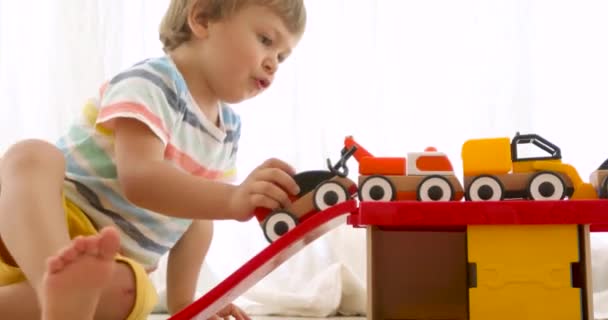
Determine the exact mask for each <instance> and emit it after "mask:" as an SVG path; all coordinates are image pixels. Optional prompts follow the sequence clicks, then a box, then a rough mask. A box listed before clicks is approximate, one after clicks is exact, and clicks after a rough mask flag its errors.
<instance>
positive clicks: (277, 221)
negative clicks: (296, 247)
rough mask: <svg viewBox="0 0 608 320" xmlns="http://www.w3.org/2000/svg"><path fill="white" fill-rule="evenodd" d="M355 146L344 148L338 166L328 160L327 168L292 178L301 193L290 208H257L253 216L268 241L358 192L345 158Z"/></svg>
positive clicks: (293, 200)
mask: <svg viewBox="0 0 608 320" xmlns="http://www.w3.org/2000/svg"><path fill="white" fill-rule="evenodd" d="M355 151H356V148H354V147H353V148H350V149H346V148H344V149H342V152H341V153H342V156H341V158H340V160H339V161H338V162H337V163H336V165H332V164H331V161H330V160H329V159H328V160H327V165H328V170H313V171H304V172H300V173H298V174H296V175H295V176H294V177H293V178H294V180H295V181H296V183H297V184H298V186H299V187H300V193H299V194H298V195H296V196H294V197H292V199H291V201H292V203H291V205H290V206H289V207H288V208H279V209H275V210H269V209H266V208H257V209H256V210H255V212H254V215H255V217H256V219H257V220H258V222H259V223H260V224H261V226H262V229H263V230H264V236H265V237H266V239H267V240H268V242H271V243H272V242H273V241H275V240H276V239H278V238H279V237H281V236H282V235H284V234H285V233H287V232H288V231H290V230H292V229H293V228H295V227H296V225H297V224H298V223H300V222H301V221H304V220H306V219H307V218H308V217H310V216H311V215H312V214H315V213H317V212H319V211H323V210H325V209H327V208H329V207H331V206H334V205H336V204H338V203H341V202H344V201H346V200H349V199H351V198H352V197H353V196H355V195H356V194H357V184H356V183H355V182H354V181H352V180H350V179H349V178H348V177H347V175H348V167H347V166H346V161H347V160H348V159H349V158H350V157H351V156H352V155H353V153H354V152H355Z"/></svg>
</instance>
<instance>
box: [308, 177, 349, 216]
mask: <svg viewBox="0 0 608 320" xmlns="http://www.w3.org/2000/svg"><path fill="white" fill-rule="evenodd" d="M347 199H348V191H346V188H345V187H344V186H343V185H341V184H339V183H337V182H335V181H325V182H322V183H321V184H320V185H318V186H317V187H316V188H315V192H314V193H313V205H314V207H315V209H316V210H319V211H323V210H325V209H327V208H329V207H332V206H335V205H337V204H338V203H342V202H344V201H346V200H347Z"/></svg>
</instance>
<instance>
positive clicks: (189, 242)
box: [167, 220, 251, 320]
mask: <svg viewBox="0 0 608 320" xmlns="http://www.w3.org/2000/svg"><path fill="white" fill-rule="evenodd" d="M212 235H213V222H212V221H209V220H194V221H193V222H192V224H191V225H190V227H189V228H188V230H187V231H186V233H184V235H183V236H182V237H181V238H180V240H179V241H178V242H177V244H176V245H175V246H174V247H173V248H172V249H171V250H170V251H169V261H168V265H167V309H168V311H169V314H171V315H174V314H176V313H177V312H178V311H180V310H182V309H184V308H185V307H187V306H188V305H190V304H191V303H193V302H194V299H195V298H196V297H195V296H194V294H195V292H196V285H197V282H198V275H199V273H200V269H201V266H202V265H203V261H204V259H205V256H206V254H207V250H208V249H209V245H210V244H211V237H212ZM217 316H218V317H222V318H228V317H229V316H232V317H233V318H234V319H235V320H251V318H249V316H247V314H245V312H243V310H241V309H240V308H239V307H237V306H236V305H234V304H229V305H227V306H225V307H224V308H223V309H222V310H220V311H219V312H218V314H217ZM216 318H217V317H216Z"/></svg>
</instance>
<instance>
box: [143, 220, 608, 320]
mask: <svg viewBox="0 0 608 320" xmlns="http://www.w3.org/2000/svg"><path fill="white" fill-rule="evenodd" d="M331 244H334V245H333V246H331ZM591 254H592V256H591V261H592V277H593V291H594V295H593V304H594V309H595V319H596V320H603V319H608V233H592V234H591ZM365 258H366V253H365V232H364V230H363V229H352V228H351V227H350V226H343V227H340V228H338V229H337V230H334V231H332V232H330V233H329V234H328V235H326V236H324V237H323V238H321V239H319V240H317V242H315V243H312V244H310V245H309V247H307V248H305V249H303V250H302V251H301V252H300V253H298V254H296V255H295V256H294V257H292V259H290V260H289V261H287V262H286V263H285V264H283V265H281V266H280V267H279V268H277V270H275V272H273V273H271V274H269V275H268V276H267V277H266V278H264V279H263V280H262V281H260V282H259V283H258V284H257V285H256V286H255V287H253V288H252V289H251V290H249V291H248V292H246V293H245V295H244V296H243V297H241V298H239V299H238V300H237V301H236V303H237V304H238V305H239V306H241V307H242V308H244V310H245V311H247V312H248V313H249V314H251V315H258V316H263V315H283V316H302V317H329V316H335V315H347V316H352V315H365V312H366V310H365V309H366V302H367V301H366V300H367V298H366V282H365V281H366V280H365V279H366V275H365V266H366V263H365ZM214 274H216V275H215V276H214ZM227 274H229V273H227ZM227 274H226V275H227ZM201 275H202V277H201V281H199V288H200V289H201V291H200V292H199V293H198V296H200V295H202V293H203V292H205V291H206V290H208V289H210V288H211V287H212V286H213V285H215V284H216V283H217V282H219V281H220V279H223V278H218V277H217V272H213V270H212V269H210V268H209V267H208V266H205V267H204V269H203V271H202V272H201ZM154 280H155V282H156V285H157V286H158V288H164V277H161V276H160V275H156V276H155V277H154ZM161 280H162V281H161ZM161 302H162V303H161V304H160V305H159V306H158V308H157V311H162V310H165V305H164V290H161Z"/></svg>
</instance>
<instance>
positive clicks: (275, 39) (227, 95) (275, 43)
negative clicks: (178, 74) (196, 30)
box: [199, 5, 300, 103]
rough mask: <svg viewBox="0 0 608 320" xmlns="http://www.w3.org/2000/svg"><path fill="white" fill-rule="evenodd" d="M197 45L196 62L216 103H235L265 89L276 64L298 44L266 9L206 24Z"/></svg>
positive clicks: (248, 9) (253, 9)
mask: <svg viewBox="0 0 608 320" xmlns="http://www.w3.org/2000/svg"><path fill="white" fill-rule="evenodd" d="M206 30H207V34H206V37H205V38H203V39H201V40H202V41H201V42H200V53H201V54H200V57H199V58H200V59H201V60H200V61H201V63H202V64H203V65H204V66H205V67H204V68H203V70H204V73H205V74H204V76H205V78H206V80H207V83H208V85H209V88H210V89H211V91H212V92H213V93H214V94H215V95H216V97H217V98H218V99H219V100H222V101H225V102H228V103H237V102H240V101H243V100H245V99H248V98H251V97H254V96H256V95H258V94H259V93H261V92H262V91H264V90H265V89H267V88H268V87H269V86H270V85H271V84H272V82H273V80H274V75H275V74H276V72H277V70H278V68H279V64H280V63H281V62H282V61H283V60H285V59H286V58H287V56H289V54H290V53H291V50H292V49H293V48H294V47H295V46H296V44H297V42H298V41H299V38H300V37H299V36H298V35H293V34H291V33H290V32H289V31H288V30H287V28H286V27H285V24H284V23H283V21H282V20H281V18H280V17H279V16H277V15H276V14H275V13H274V12H273V11H271V10H270V9H268V8H265V7H261V6H253V5H251V6H247V7H244V8H242V9H240V10H239V11H238V12H236V13H235V14H234V15H233V16H231V17H230V18H228V19H222V20H221V21H215V22H210V23H209V24H208V27H207V28H206Z"/></svg>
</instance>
